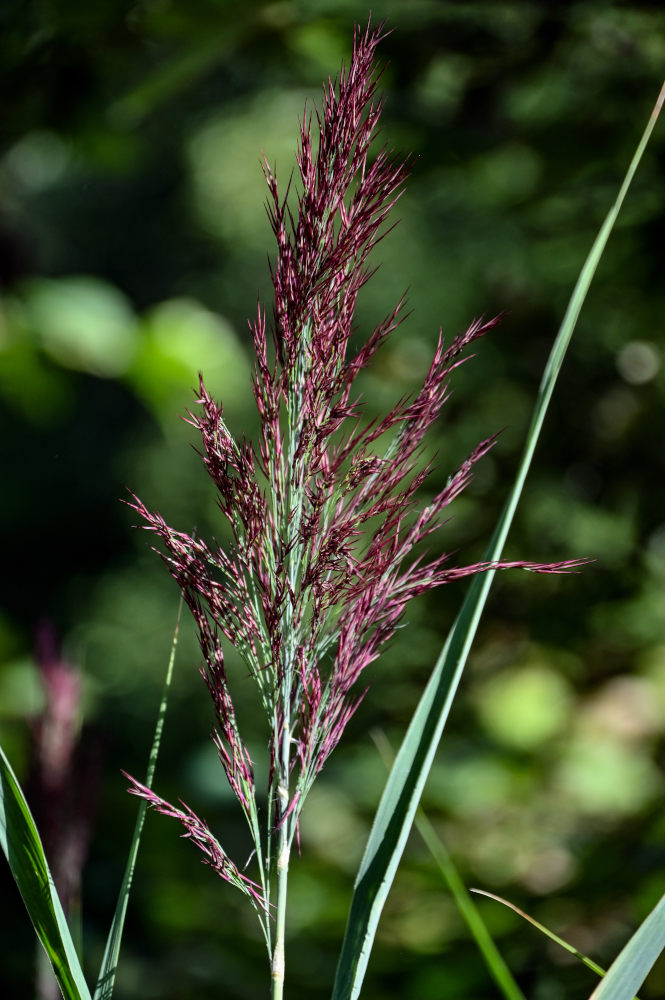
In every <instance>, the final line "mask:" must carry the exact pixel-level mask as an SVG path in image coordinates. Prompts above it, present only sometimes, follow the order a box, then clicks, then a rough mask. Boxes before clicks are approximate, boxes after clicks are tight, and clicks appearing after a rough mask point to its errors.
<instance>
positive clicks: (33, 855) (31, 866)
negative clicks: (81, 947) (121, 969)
mask: <svg viewBox="0 0 665 1000" xmlns="http://www.w3.org/2000/svg"><path fill="white" fill-rule="evenodd" d="M0 843H1V844H2V850H3V851H4V854H5V857H6V858H7V861H8V862H9V867H10V868H11V870H12V875H13V876H14V878H15V879H16V884H17V886H18V888H19V891H20V893H21V896H22V897H23V902H24V903H25V906H26V909H27V911H28V914H29V916H30V919H31V920H32V923H33V924H34V928H35V931H36V932H37V937H38V938H39V940H40V941H41V943H42V944H43V946H44V950H45V951H46V954H47V956H48V958H49V960H50V962H51V965H52V966H53V971H54V973H55V976H56V979H57V980H58V985H59V986H60V989H61V990H62V995H63V996H64V997H65V1000H90V992H89V990H88V987H87V986H86V982H85V979H84V978H83V971H82V969H81V964H80V962H79V959H78V955H77V954H76V949H75V948H74V942H73V941H72V936H71V934H70V932H69V927H68V925H67V919H66V917H65V914H64V911H63V909H62V906H61V904H60V899H59V897H58V893H57V892H56V888H55V885H54V884H53V878H52V876H51V872H50V870H49V866H48V863H47V861H46V856H45V854H44V848H43V846H42V842H41V839H40V836H39V833H38V832H37V827H36V826H35V821H34V819H33V818H32V814H31V813H30V809H29V808H28V803H27V802H26V800H25V796H24V795H23V792H22V791H21V786H20V785H19V783H18V779H17V778H16V775H15V774H14V772H13V770H12V768H11V765H10V763H9V761H8V760H7V757H6V755H5V752H4V750H3V749H2V747H0Z"/></svg>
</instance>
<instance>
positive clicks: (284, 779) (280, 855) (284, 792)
mask: <svg viewBox="0 0 665 1000" xmlns="http://www.w3.org/2000/svg"><path fill="white" fill-rule="evenodd" d="M289 741H290V733H289V727H288V726H286V725H285V726H284V736H283V739H282V760H281V762H280V764H281V774H280V777H279V784H278V786H277V799H278V801H279V813H280V815H282V816H283V814H284V811H285V810H286V809H287V808H288V804H289V788H288V781H289ZM288 827H289V823H288V820H284V821H283V822H282V824H281V826H280V828H279V832H278V839H277V865H276V867H277V911H276V913H275V950H274V952H273V958H272V991H271V994H270V995H271V998H272V1000H282V997H283V996H284V964H285V963H284V932H285V927H286V892H287V882H288V877H289V855H290V852H291V843H290V838H289V829H288Z"/></svg>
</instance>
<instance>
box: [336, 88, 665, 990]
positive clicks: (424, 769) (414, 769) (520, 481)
mask: <svg viewBox="0 0 665 1000" xmlns="http://www.w3.org/2000/svg"><path fill="white" fill-rule="evenodd" d="M664 99H665V85H664V86H663V89H662V90H661V92H660V94H659V96H658V100H657V102H656V105H655V107H654V109H653V111H652V113H651V116H650V118H649V121H648V123H647V126H646V128H645V130H644V134H643V135H642V138H641V140H640V142H639V145H638V147H637V149H636V151H635V154H634V156H633V159H632V161H631V163H630V166H629V167H628V171H627V173H626V176H625V178H624V181H623V183H622V185H621V188H620V190H619V193H618V195H617V198H616V201H615V202H614V204H613V205H612V207H611V209H610V211H609V212H608V214H607V218H606V219H605V221H604V222H603V225H602V227H601V229H600V232H599V233H598V236H597V237H596V239H595V241H594V244H593V246H592V248H591V251H590V253H589V256H588V257H587V259H586V261H585V262H584V266H583V268H582V271H581V273H580V276H579V278H578V279H577V283H576V285H575V288H574V289H573V294H572V296H571V298H570V302H569V303H568V307H567V309H566V313H565V316H564V318H563V322H562V324H561V327H560V329H559V332H558V334H557V336H556V340H555V341H554V345H553V347H552V350H551V352H550V356H549V358H548V361H547V365H546V366H545V371H544V373H543V378H542V381H541V384H540V388H539V391H538V399H537V401H536V406H535V409H534V413H533V417H532V419H531V425H530V427H529V430H528V433H527V440H526V444H525V447H524V453H523V455H522V459H521V462H520V466H519V469H518V472H517V477H516V480H515V483H514V485H513V488H512V490H511V493H510V495H509V497H508V500H507V501H506V505H505V507H504V509H503V511H502V513H501V516H500V518H499V521H498V523H497V526H496V528H495V530H494V534H493V536H492V539H491V541H490V544H489V548H488V550H487V551H486V553H485V554H484V556H483V559H484V560H488V561H494V560H497V559H499V558H500V557H501V552H502V550H503V546H504V543H505V540H506V537H507V535H508V531H509V529H510V525H511V523H512V520H513V516H514V514H515V510H516V508H517V504H518V502H519V498H520V495H521V492H522V488H523V486H524V482H525V479H526V476H527V473H528V470H529V466H530V464H531V459H532V458H533V454H534V451H535V447H536V443H537V441H538V437H539V434H540V430H541V428H542V425H543V422H544V419H545V414H546V412H547V407H548V405H549V401H550V398H551V396H552V392H553V390H554V385H555V383H556V379H557V376H558V373H559V370H560V368H561V364H562V362H563V358H564V355H565V352H566V349H567V347H568V344H569V342H570V339H571V337H572V334H573V330H574V329H575V325H576V323H577V319H578V317H579V314H580V310H581V308H582V305H583V303H584V299H585V298H586V294H587V292H588V290H589V286H590V284H591V281H592V279H593V276H594V274H595V271H596V268H597V266H598V263H599V261H600V258H601V257H602V254H603V251H604V249H605V246H606V244H607V240H608V238H609V235H610V233H611V232H612V228H613V226H614V223H615V222H616V219H617V216H618V214H619V211H620V209H621V205H622V204H623V201H624V198H625V196H626V193H627V191H628V189H629V187H630V184H631V182H632V180H633V177H634V175H635V171H636V170H637V167H638V164H639V162H640V160H641V158H642V155H643V153H644V150H645V149H646V146H647V144H648V142H649V138H650V136H651V133H652V131H653V128H654V126H655V124H656V121H657V119H658V115H659V114H660V111H661V108H662V105H663V100H664ZM493 577H494V572H492V571H490V572H487V573H486V574H484V576H482V577H480V576H478V577H476V578H475V579H474V581H473V583H472V585H471V587H470V589H469V592H468V594H467V597H466V599H465V601H464V604H463V605H462V609H461V611H460V613H459V615H458V617H457V619H456V621H455V623H454V625H453V628H452V630H451V632H450V634H449V636H448V639H447V641H446V644H445V646H444V648H443V650H442V651H441V655H440V656H439V659H438V661H437V663H436V666H435V667H434V671H433V673H432V676H431V677H430V680H429V682H428V684H427V687H426V688H425V691H424V692H423V695H422V697H421V699H420V702H419V704H418V707H417V708H416V711H415V713H414V715H413V718H412V720H411V723H410V725H409V728H408V730H407V733H406V736H405V737H404V740H403V742H402V745H401V747H400V749H399V752H398V754H397V758H396V760H395V764H394V765H393V769H392V771H391V773H390V777H389V779H388V782H387V784H386V786H385V788H384V791H383V795H382V797H381V801H380V803H379V807H378V809H377V812H376V816H375V818H374V824H373V826H372V830H371V831H370V835H369V839H368V841H367V846H366V848H365V853H364V855H363V859H362V861H361V863H360V869H359V871H358V875H357V877H356V883H355V887H354V892H353V898H352V900H351V909H350V912H349V918H348V921H347V926H346V932H345V935H344V941H343V943H342V950H341V954H340V958H339V964H338V966H337V975H336V978H335V985H334V987H333V994H332V996H333V1000H355V998H356V997H357V996H358V995H359V993H360V989H361V987H362V982H363V979H364V976H365V971H366V969H367V963H368V961H369V956H370V952H371V949H372V945H373V942H374V937H375V935H376V929H377V925H378V922H379V917H380V915H381V911H382V909H383V905H384V903H385V900H386V897H387V895H388V892H389V891H390V887H391V885H392V882H393V879H394V877H395V872H396V871H397V866H398V864H399V860H400V858H401V856H402V852H403V851H404V846H405V844H406V840H407V838H408V835H409V832H410V830H411V826H412V824H413V820H414V816H415V813H416V809H417V808H418V803H419V801H420V797H421V795H422V791H423V787H424V785H425V781H426V779H427V775H428V774H429V770H430V768H431V765H432V761H433V759H434V754H435V753H436V749H437V747H438V745H439V741H440V739H441V735H442V733H443V729H444V726H445V724H446V721H447V718H448V713H449V712H450V707H451V705H452V701H453V698H454V696H455V692H456V690H457V686H458V684H459V681H460V678H461V675H462V671H463V669H464V665H465V663H466V658H467V656H468V653H469V649H470V646H471V643H472V641H473V638H474V636H475V633H476V629H477V627H478V622H479V620H480V616H481V614H482V611H483V608H484V606H485V601H486V600H487V595H488V592H489V589H490V586H491V583H492V579H493ZM606 981H607V980H605V981H604V982H606ZM632 995H633V994H632V992H629V993H626V994H625V997H628V996H632ZM609 996H610V994H603V1000H607V997H609ZM611 996H612V1000H618V997H619V994H616V995H615V994H611ZM621 997H622V1000H623V997H624V994H621ZM594 1000H596V996H595V995H594Z"/></svg>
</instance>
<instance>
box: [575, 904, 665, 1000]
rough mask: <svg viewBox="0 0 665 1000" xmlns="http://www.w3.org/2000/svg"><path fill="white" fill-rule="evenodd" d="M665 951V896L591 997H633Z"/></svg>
mask: <svg viewBox="0 0 665 1000" xmlns="http://www.w3.org/2000/svg"><path fill="white" fill-rule="evenodd" d="M663 950H665V896H662V898H661V899H660V902H659V903H658V904H657V905H656V906H655V907H654V909H653V910H652V911H651V913H650V914H649V916H648V917H647V918H646V920H644V921H643V922H642V923H641V924H640V926H639V927H638V929H637V930H636V931H635V933H634V934H633V936H632V937H631V939H630V941H629V942H628V944H627V945H626V946H625V947H624V948H623V950H622V951H621V952H620V953H619V956H618V957H617V958H616V959H615V960H614V962H612V964H611V966H610V967H609V969H608V971H607V974H606V975H605V978H604V979H603V980H602V982H600V983H599V985H598V986H597V987H596V989H595V990H594V991H593V993H592V994H591V997H590V998H589V1000H633V997H634V996H635V994H636V993H637V991H638V990H639V989H640V987H641V986H642V983H643V982H644V980H645V979H646V977H647V976H648V975H649V972H650V971H651V968H652V966H653V964H654V962H655V961H656V959H657V958H658V956H659V955H660V954H661V953H662V952H663Z"/></svg>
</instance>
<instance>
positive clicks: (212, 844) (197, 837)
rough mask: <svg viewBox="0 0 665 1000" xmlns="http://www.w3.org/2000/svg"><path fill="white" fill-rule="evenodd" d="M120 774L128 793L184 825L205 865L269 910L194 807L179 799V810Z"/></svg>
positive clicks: (261, 893) (259, 907) (265, 910)
mask: <svg viewBox="0 0 665 1000" xmlns="http://www.w3.org/2000/svg"><path fill="white" fill-rule="evenodd" d="M122 773H123V774H124V776H125V777H126V778H127V780H128V781H129V782H130V786H129V788H128V789H127V790H128V792H129V793H130V795H136V796H138V797H139V798H141V799H143V800H144V801H145V802H146V803H147V805H148V807H149V808H150V809H154V810H155V811H156V812H158V813H161V814H162V816H169V817H171V818H172V819H177V820H179V821H180V822H181V823H182V825H183V826H184V828H185V832H184V833H183V834H182V836H183V837H184V838H185V839H186V840H191V841H192V843H193V844H195V845H196V847H198V848H199V850H200V851H201V852H202V853H203V856H204V857H203V861H204V864H206V865H209V866H210V867H211V868H212V869H213V870H214V871H216V872H217V874H218V875H220V876H221V877H222V878H223V879H224V881H225V882H229V883H230V884H231V885H234V886H235V887H236V888H237V889H240V890H241V892H243V893H244V894H245V895H246V896H248V897H249V899H250V900H251V901H252V903H253V904H254V906H255V907H256V908H257V909H260V910H261V911H263V912H264V913H265V912H267V911H268V908H269V903H268V902H267V900H266V899H265V896H264V895H263V892H262V890H261V886H260V885H257V883H256V882H253V881H252V880H251V879H250V878H247V876H246V875H243V873H242V872H241V871H240V870H239V869H238V867H237V866H236V865H235V864H234V863H233V861H231V859H230V858H229V856H228V854H227V853H226V851H224V849H223V848H222V846H221V844H220V843H219V841H218V840H217V838H216V837H215V836H214V835H213V834H212V832H211V830H210V828H209V826H208V824H207V823H206V822H205V820H202V819H201V818H200V817H199V816H197V814H196V813H195V812H194V810H193V809H190V807H189V806H188V805H187V804H186V803H184V802H182V800H180V801H181V805H182V807H183V808H182V809H178V808H177V807H176V806H173V805H171V803H170V802H167V801H166V799H163V798H161V797H160V796H159V795H157V794H156V793H155V792H153V790H152V789H151V788H148V787H147V785H144V784H142V783H141V782H140V781H137V780H136V778H133V777H132V776H131V774H127V773H126V772H125V771H123V772H122Z"/></svg>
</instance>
